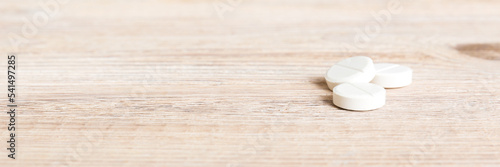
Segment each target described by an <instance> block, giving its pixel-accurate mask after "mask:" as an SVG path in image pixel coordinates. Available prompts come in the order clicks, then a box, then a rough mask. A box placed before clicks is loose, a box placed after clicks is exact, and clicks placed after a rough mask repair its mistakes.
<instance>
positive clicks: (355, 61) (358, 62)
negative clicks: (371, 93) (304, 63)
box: [325, 56, 375, 90]
mask: <svg viewBox="0 0 500 167" xmlns="http://www.w3.org/2000/svg"><path fill="white" fill-rule="evenodd" d="M373 77H375V67H374V66H373V61H372V59H370V58H369V57H366V56H355V57H351V58H348V59H344V60H342V61H340V62H338V63H337V64H335V65H333V66H332V67H331V68H330V69H329V70H328V71H327V72H326V74H325V80H326V83H327V84H328V88H330V89H331V90H333V88H334V87H335V86H337V85H338V84H341V83H345V82H353V83H358V82H366V83H368V82H370V81H371V80H372V79H373Z"/></svg>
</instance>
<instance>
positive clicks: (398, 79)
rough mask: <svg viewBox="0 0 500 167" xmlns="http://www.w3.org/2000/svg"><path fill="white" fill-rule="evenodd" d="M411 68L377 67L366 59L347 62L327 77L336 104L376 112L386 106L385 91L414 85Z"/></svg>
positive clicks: (348, 60) (353, 58)
mask: <svg viewBox="0 0 500 167" xmlns="http://www.w3.org/2000/svg"><path fill="white" fill-rule="evenodd" d="M412 73H413V71H412V70H411V68H409V67H406V66H402V65H398V64H390V63H377V64H373V60H372V59H371V58H369V57H366V56H356V57H351V58H348V59H344V60H342V61H340V62H338V63H337V64H335V65H333V66H332V67H331V68H330V69H329V70H328V71H327V72H326V74H325V80H326V83H327V84H328V88H330V89H331V90H333V103H334V104H335V105H336V106H337V107H340V108H344V109H348V110H356V111H365V110H374V109H377V108H380V107H382V106H384V105H385V99H386V98H385V96H386V93H385V89H384V88H400V87H403V86H407V85H410V84H411V82H412Z"/></svg>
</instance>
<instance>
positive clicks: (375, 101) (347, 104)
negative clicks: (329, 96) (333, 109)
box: [333, 83, 385, 111]
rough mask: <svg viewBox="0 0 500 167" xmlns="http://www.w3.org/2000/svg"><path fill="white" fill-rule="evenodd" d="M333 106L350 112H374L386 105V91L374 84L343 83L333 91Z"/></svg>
mask: <svg viewBox="0 0 500 167" xmlns="http://www.w3.org/2000/svg"><path fill="white" fill-rule="evenodd" d="M333 104H335V105H336V106H337V107H340V108H344V109H348V110H355V111H367V110H374V109H377V108H380V107H382V106H384V105H385V89H384V88H383V87H382V86H379V85H375V84H372V83H343V84H340V85H338V86H336V87H335V88H334V89H333Z"/></svg>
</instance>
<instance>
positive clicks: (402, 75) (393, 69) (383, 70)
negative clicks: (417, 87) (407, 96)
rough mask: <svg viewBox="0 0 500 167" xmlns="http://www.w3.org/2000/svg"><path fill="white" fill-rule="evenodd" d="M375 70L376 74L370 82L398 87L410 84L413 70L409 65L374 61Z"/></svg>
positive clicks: (385, 86) (386, 86)
mask: <svg viewBox="0 0 500 167" xmlns="http://www.w3.org/2000/svg"><path fill="white" fill-rule="evenodd" d="M375 71H376V74H375V77H374V78H373V80H372V81H371V83H374V84H377V85H380V86H382V87H384V88H399V87H403V86H408V85H410V84H411V80H412V73H413V71H412V70H411V68H410V67H406V66H402V65H398V64H391V63H376V64H375Z"/></svg>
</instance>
